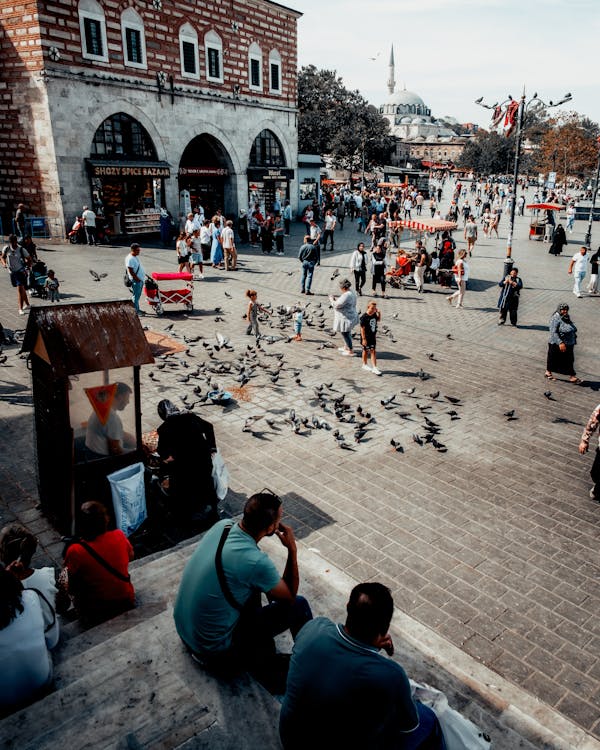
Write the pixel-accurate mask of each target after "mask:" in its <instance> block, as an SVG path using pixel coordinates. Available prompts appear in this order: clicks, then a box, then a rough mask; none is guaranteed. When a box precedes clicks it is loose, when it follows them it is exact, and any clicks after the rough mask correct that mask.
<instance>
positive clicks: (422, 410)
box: [416, 404, 431, 412]
mask: <svg viewBox="0 0 600 750" xmlns="http://www.w3.org/2000/svg"><path fill="white" fill-rule="evenodd" d="M416 406H417V409H418V410H419V411H420V412H426V411H429V409H431V406H429V405H428V404H425V405H424V406H422V405H421V404H417V405H416Z"/></svg>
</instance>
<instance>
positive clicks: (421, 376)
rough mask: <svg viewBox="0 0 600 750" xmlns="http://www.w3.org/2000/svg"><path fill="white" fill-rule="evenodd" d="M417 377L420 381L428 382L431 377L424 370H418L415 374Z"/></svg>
mask: <svg viewBox="0 0 600 750" xmlns="http://www.w3.org/2000/svg"><path fill="white" fill-rule="evenodd" d="M417 377H418V378H419V379H420V380H429V378H430V377H431V375H430V374H429V373H428V372H425V370H419V371H418V372H417Z"/></svg>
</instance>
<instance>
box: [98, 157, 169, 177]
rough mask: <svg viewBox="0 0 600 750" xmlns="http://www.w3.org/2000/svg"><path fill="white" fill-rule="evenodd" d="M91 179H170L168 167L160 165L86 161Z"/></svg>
mask: <svg viewBox="0 0 600 750" xmlns="http://www.w3.org/2000/svg"><path fill="white" fill-rule="evenodd" d="M88 168H89V173H90V176H91V177H170V176H171V171H170V169H169V167H168V166H162V165H161V164H127V163H126V162H124V163H123V164H114V163H110V164H103V163H102V162H100V161H91V160H89V161H88Z"/></svg>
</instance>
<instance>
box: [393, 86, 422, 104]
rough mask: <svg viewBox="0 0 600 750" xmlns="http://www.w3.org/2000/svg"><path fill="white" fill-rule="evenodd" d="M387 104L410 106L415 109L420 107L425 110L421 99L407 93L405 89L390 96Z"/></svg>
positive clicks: (410, 92) (409, 92) (411, 93)
mask: <svg viewBox="0 0 600 750" xmlns="http://www.w3.org/2000/svg"><path fill="white" fill-rule="evenodd" d="M387 103H388V104H395V105H396V106H398V105H405V106H411V105H412V106H415V107H418V106H421V107H423V108H425V102H424V101H423V100H422V99H421V97H420V96H419V95H418V94H415V93H414V92H412V91H407V90H406V89H403V90H402V91H396V92H395V93H394V94H391V95H390V97H389V99H388V102H387Z"/></svg>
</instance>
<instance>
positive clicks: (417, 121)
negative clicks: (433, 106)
mask: <svg viewBox="0 0 600 750" xmlns="http://www.w3.org/2000/svg"><path fill="white" fill-rule="evenodd" d="M424 122H425V120H424V119H423V118H422V117H415V118H414V120H413V121H412V124H413V125H422V124H423V123H424Z"/></svg>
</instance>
